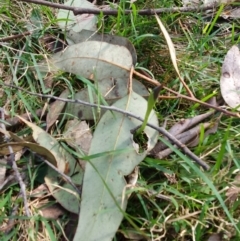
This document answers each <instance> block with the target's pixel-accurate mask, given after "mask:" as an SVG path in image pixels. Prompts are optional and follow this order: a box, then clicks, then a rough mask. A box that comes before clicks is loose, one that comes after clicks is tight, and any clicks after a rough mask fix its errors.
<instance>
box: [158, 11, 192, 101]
mask: <svg viewBox="0 0 240 241" xmlns="http://www.w3.org/2000/svg"><path fill="white" fill-rule="evenodd" d="M155 18H156V20H157V22H158V25H159V27H160V29H161V31H162V33H163V36H164V38H165V40H166V42H167V45H168V49H169V53H170V57H171V60H172V63H173V66H174V69H175V71H176V73H177V75H178V77H179V79H180V81H181V82H182V84H183V86H184V87H185V89H186V90H187V92H188V94H189V95H190V96H191V97H192V98H195V97H194V95H193V93H192V92H191V90H190V89H189V88H188V86H187V84H186V83H185V81H184V79H183V78H182V76H181V75H180V72H179V69H178V66H177V57H176V51H175V48H174V45H173V42H172V40H171V38H170V36H169V34H168V32H167V30H166V28H165V27H164V25H163V23H162V21H161V20H160V18H159V17H158V15H157V14H155Z"/></svg>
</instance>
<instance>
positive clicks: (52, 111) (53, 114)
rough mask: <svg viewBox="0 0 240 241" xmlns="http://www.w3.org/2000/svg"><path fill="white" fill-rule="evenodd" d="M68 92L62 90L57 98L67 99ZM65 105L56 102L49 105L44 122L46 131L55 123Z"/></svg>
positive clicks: (58, 101) (64, 103) (61, 102)
mask: <svg viewBox="0 0 240 241" xmlns="http://www.w3.org/2000/svg"><path fill="white" fill-rule="evenodd" d="M69 93H70V91H69V90H68V89H66V90H64V91H63V92H62V93H61V95H60V96H59V97H60V98H66V99H67V97H68V95H69ZM65 105H66V102H63V101H60V100H56V101H55V102H54V103H52V104H51V105H50V108H49V111H48V114H47V118H46V122H47V130H46V131H48V130H49V128H50V127H51V126H52V125H53V124H54V123H55V121H56V120H57V119H58V117H59V115H60V114H62V111H63V109H64V107H65Z"/></svg>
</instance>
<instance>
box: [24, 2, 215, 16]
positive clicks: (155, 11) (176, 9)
mask: <svg viewBox="0 0 240 241" xmlns="http://www.w3.org/2000/svg"><path fill="white" fill-rule="evenodd" d="M20 1H22V2H28V3H35V4H39V5H44V6H49V7H53V8H58V9H65V10H70V11H72V12H73V14H74V15H78V14H83V13H88V14H103V15H118V13H119V11H118V10H117V9H116V10H115V9H112V10H105V9H93V8H92V9H88V8H77V7H72V6H66V5H63V4H58V3H51V2H48V1H43V0H20ZM216 6H217V5H216V4H207V5H204V6H199V7H172V8H157V9H142V10H139V11H137V14H139V15H154V14H160V13H183V12H201V11H205V10H208V9H213V8H215V7H216ZM132 12H133V11H132V10H129V9H128V10H125V11H124V12H123V14H131V13H132Z"/></svg>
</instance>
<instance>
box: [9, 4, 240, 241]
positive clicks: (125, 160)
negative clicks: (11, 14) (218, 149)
mask: <svg viewBox="0 0 240 241" xmlns="http://www.w3.org/2000/svg"><path fill="white" fill-rule="evenodd" d="M70 2H72V1H69V2H67V4H70ZM75 3H77V1H74V4H75ZM78 3H80V5H78V6H81V7H82V6H83V5H81V4H87V1H83V0H82V1H78ZM89 4H90V3H89ZM84 6H86V5H84ZM89 7H90V8H94V5H91V6H90V5H89ZM69 15H70V17H69ZM80 18H81V21H79V18H75V17H74V16H72V15H71V12H69V11H62V12H59V15H58V19H63V24H62V25H61V26H62V28H63V29H65V28H67V29H68V32H67V34H68V39H70V40H71V41H70V42H71V43H70V44H71V46H68V47H67V48H66V49H65V51H63V52H59V53H57V54H54V55H52V58H51V60H50V63H51V65H50V69H51V70H62V71H66V72H69V73H73V74H77V75H81V76H83V77H85V78H87V79H90V80H92V81H94V82H95V83H97V85H98V86H99V89H98V91H99V93H100V94H101V95H102V96H103V97H104V98H105V99H106V101H107V103H108V104H109V105H114V106H116V107H119V108H123V109H125V110H127V111H130V112H132V113H135V114H136V115H138V116H140V117H142V118H143V117H144V114H145V112H146V104H147V102H146V100H145V99H144V98H142V97H141V96H145V97H147V96H148V91H147V90H146V88H145V87H144V85H142V84H141V83H140V82H138V81H137V80H133V92H130V93H129V89H128V82H129V75H130V69H131V67H132V65H133V64H135V63H136V60H137V57H136V52H135V49H134V47H133V46H132V45H131V43H130V42H129V41H128V40H127V39H124V38H121V37H117V36H110V35H101V34H97V33H95V32H92V30H94V29H95V25H96V18H95V16H90V18H85V16H80ZM83 18H85V19H83ZM156 18H157V17H156ZM66 20H67V21H66ZM82 20H84V21H85V20H86V22H84V21H82ZM157 21H158V23H159V26H160V28H161V30H162V32H163V34H164V36H165V38H166V40H167V43H168V46H169V51H170V56H171V59H172V62H173V65H174V68H175V70H176V72H177V74H178V76H179V78H180V80H181V81H182V83H183V85H185V83H184V81H183V79H182V78H181V76H180V72H179V70H178V67H177V62H176V55H175V49H174V46H173V44H172V42H171V39H170V37H169V35H168V33H167V31H166V29H165V28H164V26H163V25H162V23H161V21H160V19H159V18H157ZM66 23H67V24H66ZM82 23H84V24H85V26H86V25H88V26H89V27H87V29H90V30H91V31H89V30H84V29H85V26H82ZM86 23H88V24H86ZM81 34H82V35H81ZM79 49H81V51H79ZM89 49H92V50H90V51H89ZM238 54H239V52H237V49H236V48H235V47H233V50H232V52H230V53H229V55H228V56H226V59H225V60H226V61H224V66H223V74H222V78H221V89H223V90H222V95H223V97H224V99H225V101H226V102H227V103H228V104H229V103H230V102H231V101H230V102H229V99H230V100H232V98H231V97H229V90H226V86H225V84H224V81H226V80H225V79H229V76H228V74H230V77H231V79H230V80H231V81H233V83H234V84H235V82H234V81H235V79H236V78H237V77H236V76H235V75H234V74H235V72H236V71H235V66H234V64H236V63H234V62H235V61H232V59H234V60H236V59H238V58H239V57H238ZM225 62H227V63H225ZM238 62H239V61H238ZM229 66H230V67H229ZM238 68H239V66H238V65H237V66H236V69H237V70H238ZM226 72H227V73H228V74H226ZM234 84H233V85H234ZM136 86H137V87H136ZM237 88H238V87H237ZM231 91H232V89H231ZM234 91H235V89H234ZM235 92H236V91H235ZM68 93H69V92H67V91H66V92H63V93H62V96H63V97H66V96H68ZM79 93H81V94H79ZM189 94H190V95H192V94H191V91H189ZM73 98H76V99H78V98H79V99H84V100H86V101H90V99H89V96H88V92H87V91H86V89H83V90H81V91H80V92H78V93H76V94H75V96H74V97H73ZM94 101H95V102H94V103H97V95H96V96H95V97H94ZM59 103H60V102H57V101H56V102H55V103H54V104H53V105H52V107H50V111H49V112H48V116H47V130H49V128H50V127H51V126H52V125H53V124H54V123H55V121H56V120H57V119H59V116H60V113H61V112H63V111H64V112H65V111H67V112H68V111H69V109H71V107H69V106H70V105H69V104H68V106H67V109H66V110H65V109H64V108H65V104H64V103H61V104H59ZM229 105H230V106H231V107H233V108H235V107H236V106H237V105H239V103H238V102H237V101H236V100H235V102H234V103H230V104H229ZM140 106H141V108H140ZM79 108H80V105H77V104H72V109H74V111H72V112H71V111H69V112H68V114H71V115H72V116H78V114H79V111H80V112H84V111H83V110H82V109H79ZM86 109H87V108H86ZM88 109H90V108H88ZM67 112H66V113H67ZM102 114H103V116H102V118H101V119H100V121H99V123H98V125H97V126H96V129H95V132H94V136H93V139H92V136H91V132H90V131H89V127H88V126H87V124H86V122H82V121H78V120H76V119H74V120H70V121H68V122H67V124H66V127H65V133H64V134H63V138H65V140H66V142H67V143H68V145H69V146H71V147H72V148H74V149H75V150H78V151H79V152H83V153H84V154H85V155H87V154H88V151H89V146H90V145H91V147H90V151H89V155H90V157H91V156H93V157H94V158H90V160H88V161H87V162H86V170H85V175H84V179H83V170H82V168H81V166H80V165H79V160H76V159H75V158H73V156H71V155H70V154H69V153H68V152H67V151H66V150H65V149H63V148H62V147H61V145H60V144H59V143H58V142H57V141H56V139H55V138H53V137H51V136H50V135H49V134H48V133H47V131H44V130H43V129H41V128H39V127H38V126H36V125H35V124H33V123H30V122H28V121H25V120H24V119H22V121H23V122H25V123H26V124H27V125H28V126H29V127H30V128H31V129H32V130H33V136H34V139H35V141H36V142H37V143H38V144H39V145H40V146H41V147H42V149H41V151H40V150H39V151H38V150H37V145H38V144H36V143H27V142H25V144H23V143H24V141H23V142H19V143H14V144H11V143H9V145H13V146H14V145H16V146H17V145H19V146H21V145H22V146H25V147H28V148H29V149H31V148H30V147H31V146H32V148H33V149H32V150H33V151H35V152H37V153H39V154H40V155H43V152H44V150H46V152H48V153H49V154H47V159H50V160H51V159H52V161H53V162H54V161H55V165H56V166H57V168H58V169H59V170H60V171H61V172H63V173H65V174H67V175H69V176H70V177H71V178H72V179H73V181H74V182H75V183H76V184H77V185H78V186H81V185H82V180H83V192H82V201H81V204H80V201H79V196H78V194H77V193H75V190H74V189H72V187H71V185H69V184H68V183H65V182H64V180H62V177H61V176H59V174H58V173H57V172H55V171H54V170H53V169H51V168H49V169H48V173H47V175H46V177H45V181H46V184H47V185H48V188H49V190H50V191H51V193H52V195H53V196H54V197H55V198H56V200H57V201H58V202H59V203H60V204H61V205H62V206H63V207H64V208H65V209H67V210H69V211H70V212H73V213H77V214H78V213H79V206H80V205H81V210H80V215H79V222H80V223H81V225H79V226H78V229H77V232H76V236H75V238H74V240H84V241H86V240H89V241H90V240H97V239H99V237H103V236H104V238H100V240H103V241H104V240H111V239H112V237H113V236H114V235H115V233H116V231H117V229H118V227H119V225H120V223H121V220H122V218H123V216H124V215H123V213H124V211H125V209H126V205H127V197H126V196H125V189H126V185H127V183H126V180H125V176H129V175H130V176H131V173H132V171H133V170H134V169H135V168H136V167H137V165H138V164H139V163H140V162H141V161H142V160H143V159H144V157H145V156H146V155H147V154H148V153H149V151H150V150H151V149H152V148H153V147H154V146H155V144H156V142H157V137H158V132H157V131H154V130H153V129H151V128H149V127H147V128H146V129H145V132H146V134H147V138H148V141H149V142H148V148H147V150H146V151H144V152H143V153H138V151H137V149H136V148H134V147H133V146H134V141H133V138H132V137H131V134H130V130H131V129H132V128H136V126H138V125H139V124H140V123H141V122H139V121H137V120H135V119H133V118H130V117H127V116H124V115H122V114H119V113H115V114H114V115H112V113H111V112H109V111H107V112H105V113H102ZM211 114H213V112H212V113H211ZM211 114H210V112H209V113H206V115H204V118H207V117H209V116H210V115H211ZM81 118H83V119H84V120H87V119H89V120H91V119H93V116H92V115H91V114H84V115H81ZM204 118H203V117H202V116H197V117H195V118H192V119H188V120H184V121H183V122H180V123H177V124H175V125H174V126H173V127H172V128H171V129H170V130H169V132H170V133H171V134H172V135H174V136H177V137H178V139H180V140H183V136H188V138H189V139H187V140H186V142H188V141H190V140H192V139H194V137H196V135H198V134H196V133H199V128H200V126H195V127H193V128H192V129H189V128H190V127H192V126H194V125H196V123H199V122H201V121H202V120H203V119H204ZM150 123H153V124H154V125H155V126H158V120H157V116H156V114H155V113H154V112H152V114H151V118H150ZM210 125H211V124H210V123H204V124H203V127H204V128H209V126H210ZM84 130H87V132H84ZM186 130H188V131H187V132H185V131H186ZM184 132H185V133H184ZM210 132H211V131H210ZM192 133H193V134H192ZM182 142H183V143H185V141H182ZM197 143H198V140H197V141H196V140H195V144H194V145H196V144H197ZM103 144H104V145H103ZM191 144H192V145H193V143H191ZM34 148H35V149H34ZM44 148H45V149H44ZM79 148H80V149H81V150H79ZM155 148H156V147H155ZM161 148H162V147H161ZM164 148H165V147H164ZM164 148H163V149H164ZM161 150H162V149H161ZM115 152H116V153H115ZM50 153H51V154H50ZM51 155H52V156H53V157H50V156H51ZM136 178H137V177H136V176H135V179H136ZM135 182H136V180H135ZM63 183H64V184H63ZM93 186H94V187H95V189H94V192H93V191H92V187H93ZM229 196H231V193H230V192H229ZM93 217H94V218H93ZM89 234H90V235H89ZM209 240H210V239H209Z"/></svg>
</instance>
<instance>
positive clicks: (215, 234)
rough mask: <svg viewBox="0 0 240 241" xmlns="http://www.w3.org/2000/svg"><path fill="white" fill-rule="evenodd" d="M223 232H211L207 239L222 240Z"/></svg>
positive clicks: (212, 240)
mask: <svg viewBox="0 0 240 241" xmlns="http://www.w3.org/2000/svg"><path fill="white" fill-rule="evenodd" d="M222 237H223V234H222V233H214V234H211V235H210V237H209V238H208V240H207V241H222V240H223V239H222Z"/></svg>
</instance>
